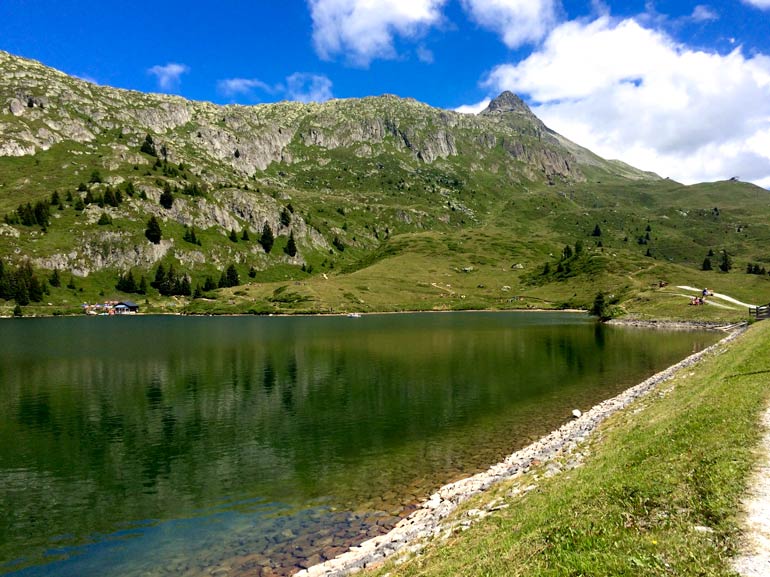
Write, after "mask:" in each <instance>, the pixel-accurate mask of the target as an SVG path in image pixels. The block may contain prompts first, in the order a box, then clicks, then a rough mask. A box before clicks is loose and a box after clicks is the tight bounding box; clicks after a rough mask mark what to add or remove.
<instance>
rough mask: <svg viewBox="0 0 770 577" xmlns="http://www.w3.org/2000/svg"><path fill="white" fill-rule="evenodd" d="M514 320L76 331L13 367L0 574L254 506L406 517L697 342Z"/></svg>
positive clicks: (8, 380)
mask: <svg viewBox="0 0 770 577" xmlns="http://www.w3.org/2000/svg"><path fill="white" fill-rule="evenodd" d="M560 318H562V319H565V318H567V317H560ZM516 319H522V320H525V315H467V314H463V315H415V316H413V317H411V316H410V317H405V316H385V317H367V318H365V319H362V320H359V321H355V326H354V327H353V326H351V321H349V320H347V319H344V318H338V319H246V318H231V319H216V320H212V319H174V321H173V322H170V321H169V320H168V319H152V318H146V319H136V321H137V324H136V325H133V326H132V328H133V327H134V326H138V327H140V328H141V329H142V331H133V330H132V331H131V332H129V333H126V332H125V327H126V326H127V325H126V324H124V323H125V320H122V321H121V323H123V324H121V325H120V326H118V325H116V324H115V323H112V322H110V323H108V324H104V325H99V321H97V322H96V323H89V324H81V323H78V322H77V321H76V320H75V319H73V320H72V321H69V320H68V321H65V323H64V324H67V325H68V326H67V327H66V331H68V332H67V333H66V334H65V332H64V330H63V331H62V334H61V335H59V336H60V337H61V338H60V339H57V338H55V336H56V335H54V338H49V342H50V343H51V344H50V345H49V346H48V347H47V350H46V351H43V352H41V353H40V354H39V356H38V357H35V355H28V354H27V353H25V352H24V351H22V350H15V351H14V350H10V351H7V352H6V353H5V354H4V356H0V370H1V371H2V373H0V374H2V383H3V384H2V385H0V388H1V389H2V393H3V396H4V398H5V399H6V403H5V405H4V407H3V409H2V417H3V419H2V423H3V424H0V431H2V436H3V438H6V439H10V438H12V439H14V442H13V443H3V445H4V447H3V448H2V449H0V451H2V456H0V465H1V466H2V471H4V473H3V476H4V477H6V479H10V477H11V476H12V477H13V481H14V482H13V483H11V484H7V483H6V484H5V486H6V489H0V494H1V495H2V500H3V501H6V503H4V504H7V503H9V502H13V503H14V508H15V510H16V511H17V512H18V515H16V517H15V520H14V521H11V524H10V525H9V526H5V527H4V531H3V532H4V533H5V536H7V537H8V539H3V541H5V542H6V543H9V544H10V545H9V546H6V552H5V553H3V556H2V558H0V560H2V559H8V558H9V555H10V556H12V555H14V554H15V553H13V552H12V550H11V548H12V547H13V546H14V543H15V546H16V547H20V546H21V543H20V541H19V540H20V539H24V540H26V541H27V545H25V546H26V547H33V546H35V543H38V544H39V546H41V547H42V546H44V544H45V539H46V538H47V537H46V536H54V535H61V534H68V533H69V534H72V535H87V534H92V533H95V532H104V533H110V532H112V531H113V530H115V528H116V527H117V526H119V524H121V523H125V522H128V521H134V520H142V519H171V518H177V517H180V516H181V517H184V516H190V515H192V516H196V515H200V514H201V513H202V512H206V511H208V510H209V509H210V508H211V507H212V506H215V505H222V504H225V505H227V504H228V503H230V504H231V505H228V507H234V508H235V509H238V508H239V505H232V504H233V503H235V502H237V501H240V500H244V502H246V503H252V502H253V500H254V499H258V500H259V501H260V502H268V503H269V502H273V503H276V502H280V503H286V504H291V505H297V506H301V507H306V506H309V505H312V504H313V503H317V504H324V505H335V506H341V507H353V508H360V509H361V510H374V511H387V512H395V511H398V510H400V509H401V508H402V507H403V504H404V502H405V501H406V502H408V501H414V500H419V499H421V498H423V497H424V496H425V495H426V494H427V492H428V491H429V490H430V489H431V488H433V487H435V486H436V485H438V484H441V483H443V482H445V481H446V480H447V479H448V478H449V477H452V476H455V477H456V476H458V475H459V474H460V472H461V471H466V472H467V471H468V470H478V468H481V467H484V466H486V465H488V464H490V463H491V462H494V461H496V460H498V459H499V458H500V457H501V456H502V455H503V454H506V453H508V452H510V451H512V450H513V449H514V448H515V447H517V446H520V445H522V444H524V443H525V442H526V441H527V440H529V439H530V438H532V437H533V436H539V435H542V434H543V433H545V432H547V431H548V430H550V429H551V428H553V427H555V426H557V425H558V424H560V423H561V422H562V421H563V419H564V418H565V415H568V414H569V410H571V409H572V408H573V407H574V406H582V407H585V406H586V404H592V403H594V402H596V401H597V400H599V399H601V398H604V397H606V396H609V395H611V394H613V393H614V392H615V391H616V390H617V389H618V388H619V387H618V383H622V382H623V381H624V380H626V379H629V378H630V379H636V380H639V379H640V378H641V374H642V373H644V374H647V373H649V372H652V371H653V370H654V368H656V367H660V366H662V365H665V364H669V363H671V362H672V361H673V360H674V359H677V358H681V357H682V356H684V355H685V354H687V353H689V351H690V349H691V348H692V342H693V340H694V339H693V336H692V335H691V334H685V333H679V334H676V335H671V337H670V338H669V337H667V339H666V342H665V347H663V346H661V345H660V340H661V339H660V338H659V337H660V333H656V334H654V335H650V334H649V333H644V332H642V331H624V330H620V329H611V328H605V327H597V328H595V326H594V325H593V324H591V323H587V322H584V321H577V323H576V324H567V325H565V324H558V323H556V322H553V323H547V324H545V325H536V324H527V323H526V322H524V323H523V324H517V323H516V322H515V321H516ZM131 321H134V319H131ZM201 321H205V322H201ZM519 322H521V321H519ZM50 327H51V325H49V326H48V328H50ZM56 328H57V329H58V328H60V327H59V326H56ZM73 332H77V333H82V334H79V336H78V337H77V338H73V334H72V333H73ZM23 340H24V339H21V340H20V341H19V342H20V343H22V344H18V345H16V346H17V347H19V348H21V347H23ZM711 340H713V339H711ZM73 342H75V343H82V344H81V345H79V346H78V345H73ZM708 342H710V341H708ZM14 359H19V360H18V361H16V360H14ZM613 387H614V388H613ZM11 464H12V466H13V473H12V475H11V474H10V473H8V471H9V470H10V467H11ZM22 493H23V497H22ZM49 495H55V501H56V504H55V505H53V504H52V505H51V506H50V507H48V506H46V505H45V503H47V502H50V501H51V500H52V499H51V497H49ZM383 495H387V496H388V497H386V498H385V500H384V501H383V498H382V496H383ZM40 503H43V505H40ZM356 503H357V504H358V505H356ZM250 506H251V505H248V506H246V508H247V509H248V508H249V507H250ZM241 508H242V506H241ZM6 510H7V509H6ZM206 514H208V513H206ZM1 550H2V549H0V551H1ZM11 558H12V557H11Z"/></svg>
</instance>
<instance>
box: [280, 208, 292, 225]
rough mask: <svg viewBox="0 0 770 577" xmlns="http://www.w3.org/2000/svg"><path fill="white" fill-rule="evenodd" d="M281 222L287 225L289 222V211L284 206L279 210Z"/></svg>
mask: <svg viewBox="0 0 770 577" xmlns="http://www.w3.org/2000/svg"><path fill="white" fill-rule="evenodd" d="M281 224H282V225H283V226H289V225H290V224H291V213H290V212H289V211H288V209H286V208H284V209H283V210H282V211H281Z"/></svg>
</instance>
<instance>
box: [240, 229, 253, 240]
mask: <svg viewBox="0 0 770 577" xmlns="http://www.w3.org/2000/svg"><path fill="white" fill-rule="evenodd" d="M241 240H245V241H249V240H251V238H249V229H247V228H244V229H243V233H242V234H241Z"/></svg>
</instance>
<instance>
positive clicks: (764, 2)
mask: <svg viewBox="0 0 770 577" xmlns="http://www.w3.org/2000/svg"><path fill="white" fill-rule="evenodd" d="M743 2H744V3H746V4H751V5H752V6H756V7H757V8H759V9H760V10H767V9H768V8H770V0H743Z"/></svg>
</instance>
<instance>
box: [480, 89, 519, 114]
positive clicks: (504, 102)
mask: <svg viewBox="0 0 770 577" xmlns="http://www.w3.org/2000/svg"><path fill="white" fill-rule="evenodd" d="M504 112H515V113H523V114H529V115H531V114H532V111H531V110H530V109H529V106H527V105H526V104H525V103H524V101H523V100H522V99H521V98H519V97H518V96H516V95H515V94H514V93H513V92H510V91H508V90H506V91H505V92H503V93H501V94H500V95H499V96H498V97H497V98H495V99H494V100H492V102H490V103H489V106H487V108H486V109H485V110H484V111H482V112H481V114H484V115H490V114H502V113H504Z"/></svg>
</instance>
